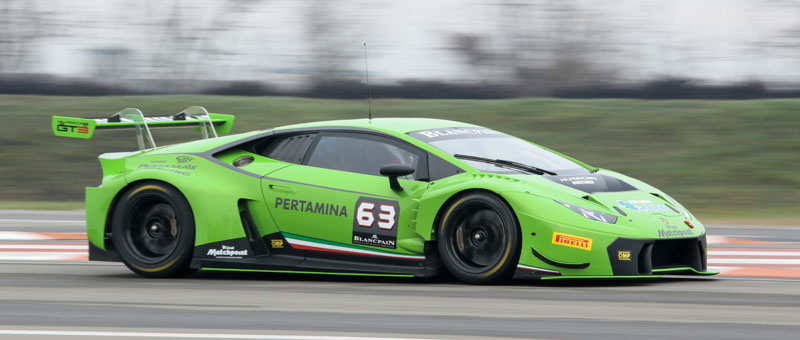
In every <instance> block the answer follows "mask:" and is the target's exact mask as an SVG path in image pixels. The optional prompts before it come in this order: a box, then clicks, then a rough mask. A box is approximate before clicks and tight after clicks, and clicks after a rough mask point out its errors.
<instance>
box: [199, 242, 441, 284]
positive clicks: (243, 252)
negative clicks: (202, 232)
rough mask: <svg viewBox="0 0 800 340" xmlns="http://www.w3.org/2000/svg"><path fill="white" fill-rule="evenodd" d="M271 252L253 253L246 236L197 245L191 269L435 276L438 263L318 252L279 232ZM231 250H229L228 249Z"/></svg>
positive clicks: (271, 245)
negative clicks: (293, 242) (295, 242)
mask: <svg viewBox="0 0 800 340" xmlns="http://www.w3.org/2000/svg"><path fill="white" fill-rule="evenodd" d="M264 240H265V243H266V244H267V246H268V247H269V248H270V249H269V255H256V256H253V254H252V252H251V251H250V248H249V245H250V242H248V240H247V239H245V238H241V239H233V240H227V241H223V242H214V243H209V244H205V245H200V246H196V247H195V252H194V258H193V259H192V264H191V267H192V268H196V269H203V270H217V271H244V272H272V273H306V274H323V275H350V276H353V275H358V276H391V277H425V278H427V277H432V276H434V275H435V274H436V269H435V268H436V267H435V263H433V262H432V261H429V260H428V259H427V258H425V257H420V258H419V259H402V258H386V257H379V256H370V255H361V254H350V253H341V252H331V251H317V250H310V249H308V248H303V247H296V246H293V245H292V243H290V242H292V241H288V240H286V239H285V238H284V237H283V235H281V234H280V233H276V234H270V235H266V236H264ZM226 250H229V252H225V251H226Z"/></svg>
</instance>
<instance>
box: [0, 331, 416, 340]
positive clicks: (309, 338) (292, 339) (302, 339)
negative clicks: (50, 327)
mask: <svg viewBox="0 0 800 340" xmlns="http://www.w3.org/2000/svg"><path fill="white" fill-rule="evenodd" d="M0 335H29V336H35V335H39V336H77V337H89V336H93V337H104V338H117V337H130V338H189V339H267V340H271V339H275V340H426V339H420V338H383V337H358V336H314V335H261V334H208V333H205V334H204V333H149V332H90V331H38V330H14V329H0Z"/></svg>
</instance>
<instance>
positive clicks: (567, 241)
mask: <svg viewBox="0 0 800 340" xmlns="http://www.w3.org/2000/svg"><path fill="white" fill-rule="evenodd" d="M553 244H557V245H560V246H567V247H572V248H578V249H583V250H592V239H590V238H584V237H580V236H575V235H569V234H562V233H553Z"/></svg>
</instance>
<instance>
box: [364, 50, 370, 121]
mask: <svg viewBox="0 0 800 340" xmlns="http://www.w3.org/2000/svg"><path fill="white" fill-rule="evenodd" d="M364 69H365V70H366V71H367V103H368V104H367V105H368V108H369V120H372V91H371V90H370V88H369V65H367V43H366V42H364Z"/></svg>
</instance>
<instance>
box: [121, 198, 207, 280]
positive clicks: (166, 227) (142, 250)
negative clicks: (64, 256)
mask: <svg viewBox="0 0 800 340" xmlns="http://www.w3.org/2000/svg"><path fill="white" fill-rule="evenodd" d="M111 235H112V240H113V242H114V248H115V249H116V250H117V252H118V253H119V255H120V257H121V258H122V262H124V263H125V265H126V266H128V268H130V269H131V270H132V271H133V272H135V273H137V274H139V275H142V276H146V277H174V276H181V275H185V274H188V273H189V272H191V270H190V269H189V262H190V261H191V259H192V251H193V248H194V216H193V215H192V210H191V208H190V207H189V203H188V202H187V201H186V198H184V197H183V195H182V194H181V193H180V192H179V191H178V190H177V189H175V188H174V187H172V186H170V185H167V184H164V183H160V182H143V183H140V184H137V185H134V186H133V187H131V188H130V189H128V190H127V191H126V192H125V193H124V194H123V195H122V196H121V198H120V200H119V202H118V203H117V206H116V209H115V210H114V215H113V218H112V227H111Z"/></svg>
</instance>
